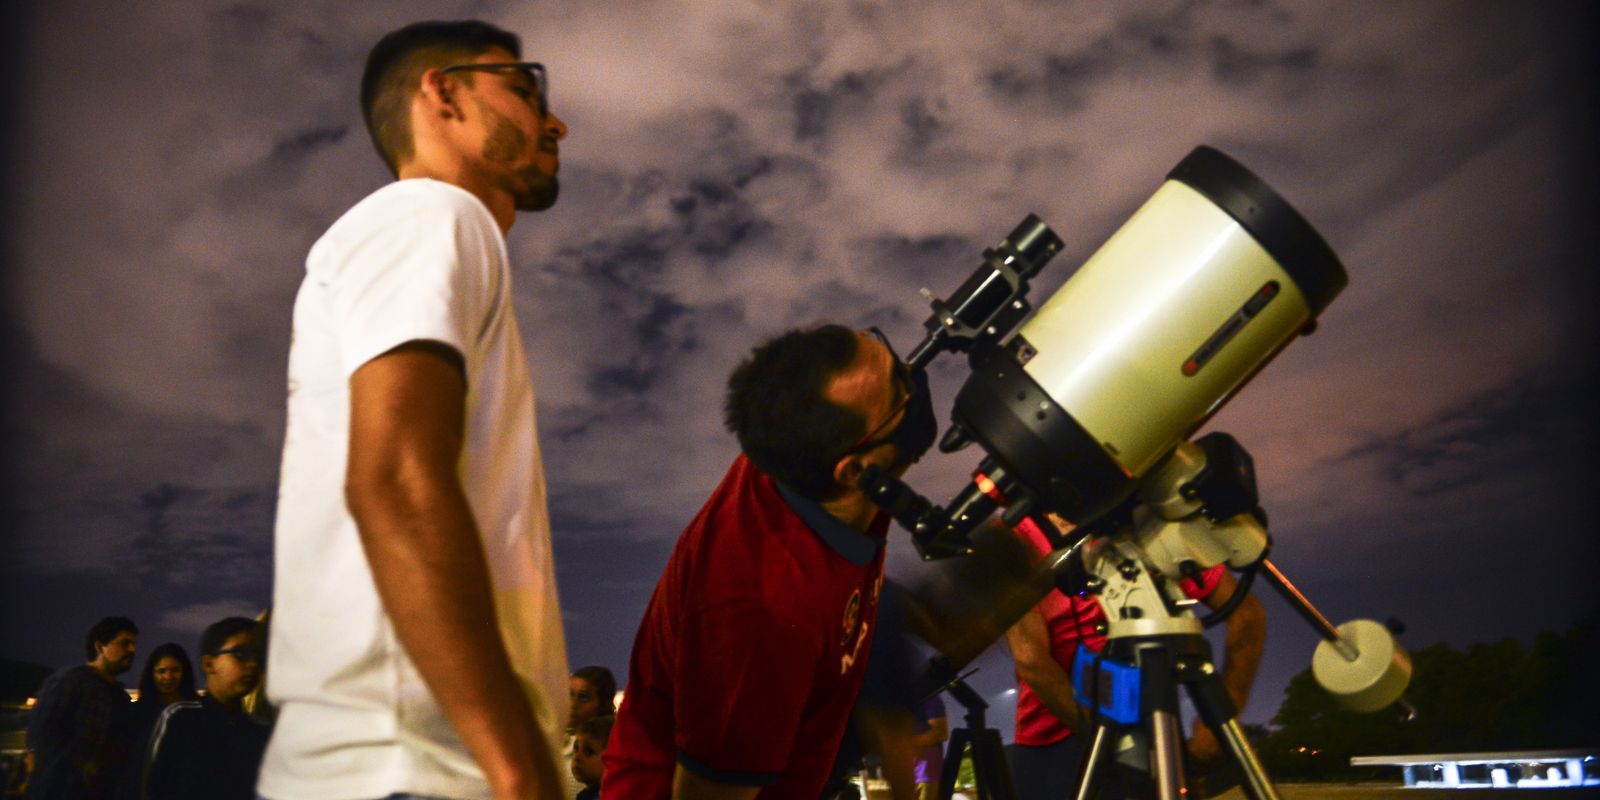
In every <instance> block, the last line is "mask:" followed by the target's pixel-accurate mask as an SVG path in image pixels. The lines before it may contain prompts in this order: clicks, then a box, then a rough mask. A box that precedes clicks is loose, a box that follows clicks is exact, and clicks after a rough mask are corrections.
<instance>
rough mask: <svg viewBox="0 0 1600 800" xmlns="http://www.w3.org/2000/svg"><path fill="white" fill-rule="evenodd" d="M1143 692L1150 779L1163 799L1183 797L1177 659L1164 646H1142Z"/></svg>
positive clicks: (1141, 688)
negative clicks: (1148, 733)
mask: <svg viewBox="0 0 1600 800" xmlns="http://www.w3.org/2000/svg"><path fill="white" fill-rule="evenodd" d="M1137 653H1138V664H1139V675H1140V681H1141V686H1140V689H1139V690H1140V693H1141V694H1142V695H1143V697H1142V705H1143V707H1144V711H1145V716H1146V718H1147V719H1148V720H1149V725H1150V727H1149V731H1150V777H1151V778H1152V779H1153V780H1154V781H1155V784H1156V797H1158V798H1160V800H1181V798H1182V797H1183V728H1182V726H1180V725H1179V723H1178V681H1177V678H1176V676H1175V674H1174V669H1175V667H1176V663H1175V662H1176V660H1175V657H1174V654H1173V652H1172V650H1171V649H1170V648H1169V647H1167V646H1166V645H1164V644H1158V645H1148V646H1143V647H1140V648H1139V649H1138V651H1137Z"/></svg>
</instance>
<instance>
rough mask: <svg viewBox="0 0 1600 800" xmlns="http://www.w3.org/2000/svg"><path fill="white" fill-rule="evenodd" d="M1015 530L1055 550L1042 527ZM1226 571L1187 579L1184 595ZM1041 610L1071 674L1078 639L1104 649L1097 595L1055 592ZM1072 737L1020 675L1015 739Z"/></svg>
mask: <svg viewBox="0 0 1600 800" xmlns="http://www.w3.org/2000/svg"><path fill="white" fill-rule="evenodd" d="M1016 531H1017V535H1018V536H1020V537H1022V539H1023V541H1025V542H1027V543H1028V544H1029V545H1032V546H1033V549H1034V550H1035V551H1036V552H1037V553H1038V554H1039V555H1041V556H1042V555H1044V554H1046V553H1049V552H1050V550H1051V547H1050V541H1049V540H1048V539H1046V538H1045V535H1044V532H1043V531H1041V530H1039V529H1038V528H1037V527H1034V526H1033V525H1019V526H1017V528H1016ZM1223 569H1225V567H1223V566H1222V565H1221V564H1219V565H1217V566H1215V567H1212V568H1210V569H1208V570H1205V571H1203V572H1201V573H1200V581H1199V582H1198V583H1196V582H1195V581H1191V580H1188V579H1184V580H1182V581H1180V582H1179V585H1181V586H1182V587H1183V591H1184V594H1187V595H1189V596H1190V597H1192V598H1194V599H1196V600H1198V599H1200V598H1202V597H1205V596H1206V595H1209V594H1211V592H1212V591H1213V590H1215V589H1216V588H1217V581H1219V580H1221V579H1222V570H1223ZM1036 608H1037V610H1038V611H1039V613H1041V614H1043V615H1044V623H1045V628H1046V629H1047V630H1048V631H1049V633H1050V655H1051V656H1053V657H1054V658H1055V660H1056V663H1057V664H1060V665H1061V666H1062V668H1063V669H1065V670H1066V671H1067V674H1069V675H1070V674H1072V659H1073V657H1074V656H1075V655H1077V650H1078V642H1080V641H1081V642H1083V643H1084V644H1086V645H1088V646H1089V649H1090V650H1093V651H1094V652H1096V653H1098V652H1100V651H1101V650H1104V649H1105V646H1106V637H1105V636H1104V635H1103V634H1099V633H1095V629H1094V628H1095V625H1097V624H1098V623H1100V622H1101V621H1102V620H1104V619H1105V618H1106V616H1105V612H1103V611H1101V610H1100V604H1099V603H1098V602H1095V600H1094V598H1092V597H1075V596H1074V597H1069V596H1067V595H1066V594H1065V593H1062V592H1051V593H1050V594H1048V595H1045V598H1044V599H1043V600H1041V601H1039V605H1038V606H1037V607H1036ZM1071 735H1072V731H1071V730H1070V729H1068V728H1067V727H1066V726H1065V725H1062V724H1061V721H1060V720H1058V719H1056V715H1055V714H1052V713H1050V709H1048V708H1046V707H1045V705H1044V703H1043V702H1042V701H1040V700H1039V696H1038V695H1036V694H1034V693H1033V689H1032V688H1030V687H1029V686H1028V684H1027V683H1026V682H1024V681H1023V680H1022V676H1021V675H1018V676H1017V732H1016V743H1017V744H1022V745H1047V744H1055V743H1056V742H1059V741H1061V740H1062V739H1065V738H1067V737H1068V736H1071Z"/></svg>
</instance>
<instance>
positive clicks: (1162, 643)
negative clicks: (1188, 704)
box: [1073, 633, 1278, 800]
mask: <svg viewBox="0 0 1600 800" xmlns="http://www.w3.org/2000/svg"><path fill="white" fill-rule="evenodd" d="M1210 650H1211V648H1210V646H1209V645H1208V644H1207V642H1206V640H1205V638H1204V637H1203V636H1201V635H1199V634H1198V633H1187V634H1183V633H1180V634H1172V635H1164V636H1162V635H1156V636H1135V637H1130V638H1123V639H1114V640H1112V641H1111V642H1109V643H1108V644H1107V646H1106V652H1105V653H1104V654H1100V655H1095V654H1092V653H1090V652H1089V650H1088V649H1087V648H1079V649H1078V658H1077V659H1076V661H1075V663H1074V664H1073V684H1074V687H1075V688H1076V689H1077V691H1078V693H1079V696H1080V700H1081V701H1083V702H1084V704H1085V705H1089V706H1091V707H1092V708H1094V709H1095V711H1096V712H1097V714H1096V722H1095V727H1094V731H1093V733H1092V735H1091V738H1090V740H1089V746H1088V748H1087V749H1085V751H1084V756H1083V766H1082V768H1081V769H1080V770H1079V776H1078V785H1077V789H1076V791H1075V792H1074V793H1073V797H1074V798H1075V800H1088V798H1090V797H1093V796H1094V793H1095V778H1096V777H1097V775H1098V774H1099V772H1100V770H1101V769H1102V768H1103V767H1104V766H1105V764H1106V759H1107V758H1108V754H1109V753H1110V751H1111V749H1112V746H1113V742H1118V741H1120V742H1121V743H1122V745H1123V746H1122V747H1120V748H1119V750H1120V752H1119V753H1118V756H1117V758H1118V760H1119V761H1121V762H1123V763H1125V764H1129V765H1130V766H1132V767H1134V768H1136V769H1137V770H1139V771H1143V772H1148V773H1149V775H1150V778H1151V781H1152V782H1153V784H1154V788H1155V796H1156V797H1158V798H1160V799H1161V800H1179V798H1181V797H1182V796H1183V793H1184V782H1183V773H1182V769H1183V731H1182V727H1181V725H1180V723H1179V716H1178V687H1179V686H1182V687H1183V688H1184V689H1186V690H1187V691H1188V693H1189V699H1190V700H1191V701H1192V702H1193V703H1194V706H1195V709H1196V710H1197V711H1199V713H1200V718H1201V719H1202V720H1203V721H1204V722H1205V723H1206V725H1207V726H1209V727H1210V728H1211V730H1212V731H1213V732H1214V733H1216V734H1217V740H1218V742H1220V743H1221V744H1222V745H1223V747H1224V748H1225V749H1226V751H1227V753H1228V755H1229V756H1230V757H1232V759H1233V761H1234V762H1235V763H1236V764H1237V765H1238V766H1239V769H1240V771H1241V772H1243V774H1244V785H1245V790H1246V792H1247V793H1248V794H1249V795H1250V796H1251V797H1252V798H1254V799H1255V800H1278V793H1277V790H1276V789H1275V788H1274V787H1273V786H1272V783H1271V781H1270V780H1269V779H1268V778H1267V775H1266V772H1265V771H1264V770H1263V769H1262V768H1261V762H1260V760H1259V759H1258V758H1257V756H1256V753H1255V751H1254V749H1253V748H1251V746H1250V743H1249V741H1248V740H1247V739H1246V738H1245V735H1244V729H1243V728H1242V727H1241V726H1240V725H1239V720H1238V718H1237V716H1236V715H1237V711H1236V709H1235V708H1234V705H1233V701H1232V700H1231V699H1230V698H1229V697H1228V693H1227V691H1226V690H1225V689H1224V688H1223V685H1222V679H1221V677H1220V676H1219V675H1218V674H1217V671H1216V669H1215V667H1213V665H1212V663H1211V657H1210V655H1211V654H1210ZM1130 762H1131V763H1130Z"/></svg>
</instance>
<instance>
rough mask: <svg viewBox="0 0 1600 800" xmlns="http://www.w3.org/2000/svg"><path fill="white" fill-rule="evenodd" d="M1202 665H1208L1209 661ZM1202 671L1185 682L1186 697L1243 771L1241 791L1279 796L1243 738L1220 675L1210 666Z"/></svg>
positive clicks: (1258, 799)
mask: <svg viewBox="0 0 1600 800" xmlns="http://www.w3.org/2000/svg"><path fill="white" fill-rule="evenodd" d="M1203 666H1204V667H1206V668H1209V667H1210V664H1209V663H1207V664H1205V665H1203ZM1204 673H1205V674H1204V677H1202V678H1199V679H1198V680H1195V681H1193V682H1191V683H1190V684H1189V699H1190V700H1193V701H1194V707H1195V710H1196V711H1198V712H1200V719H1202V720H1204V721H1205V723H1206V725H1208V726H1209V727H1210V728H1211V731H1212V732H1213V733H1215V734H1216V735H1217V741H1218V742H1220V743H1221V744H1222V746H1223V747H1225V748H1227V750H1228V755H1229V756H1231V757H1232V758H1233V761H1234V763H1236V764H1238V765H1239V769H1240V771H1241V772H1243V773H1244V791H1245V794H1247V795H1249V796H1250V798H1251V800H1279V797H1278V790H1277V788H1276V787H1274V786H1273V785H1272V780H1271V779H1270V778H1268V777H1267V772H1266V770H1265V769H1263V768H1262V767H1261V759H1260V758H1259V757H1258V756H1257V755H1256V751H1255V748H1254V747H1251V746H1250V740H1249V739H1247V738H1245V735H1244V727H1243V726H1241V725H1240V724H1239V720H1238V717H1237V713H1238V712H1237V711H1236V710H1235V709H1234V707H1233V700H1232V698H1230V697H1228V692H1227V691H1226V690H1225V689H1224V688H1223V687H1222V678H1221V677H1219V676H1218V675H1217V674H1216V672H1215V671H1214V670H1210V669H1206V670H1204Z"/></svg>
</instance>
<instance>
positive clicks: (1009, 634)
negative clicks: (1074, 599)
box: [1006, 608, 1089, 731]
mask: <svg viewBox="0 0 1600 800" xmlns="http://www.w3.org/2000/svg"><path fill="white" fill-rule="evenodd" d="M1006 644H1007V645H1010V647H1011V659H1012V660H1013V661H1015V662H1016V664H1017V674H1018V675H1019V676H1021V678H1022V681H1023V682H1024V683H1026V684H1028V688H1030V689H1032V690H1033V693H1034V694H1035V695H1037V696H1038V697H1039V701H1040V702H1042V703H1044V707H1045V708H1048V709H1050V713H1052V714H1054V715H1055V716H1056V719H1058V720H1061V724H1062V725H1065V726H1066V727H1067V728H1068V729H1069V730H1072V731H1081V730H1083V729H1084V726H1085V725H1087V724H1088V721H1089V720H1088V716H1087V715H1086V714H1084V712H1083V710H1082V709H1081V708H1079V707H1078V702H1077V700H1076V699H1075V698H1074V697H1073V696H1072V676H1070V675H1068V674H1067V671H1066V669H1065V668H1063V667H1062V666H1061V665H1060V664H1058V663H1056V659H1055V656H1054V655H1052V654H1051V653H1050V631H1049V630H1048V629H1047V628H1046V627H1045V624H1044V615H1042V614H1040V613H1039V610H1038V609H1037V608H1035V609H1033V610H1031V611H1029V612H1028V613H1026V614H1023V615H1022V619H1020V620H1017V624H1015V625H1013V626H1011V630H1009V631H1006Z"/></svg>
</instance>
